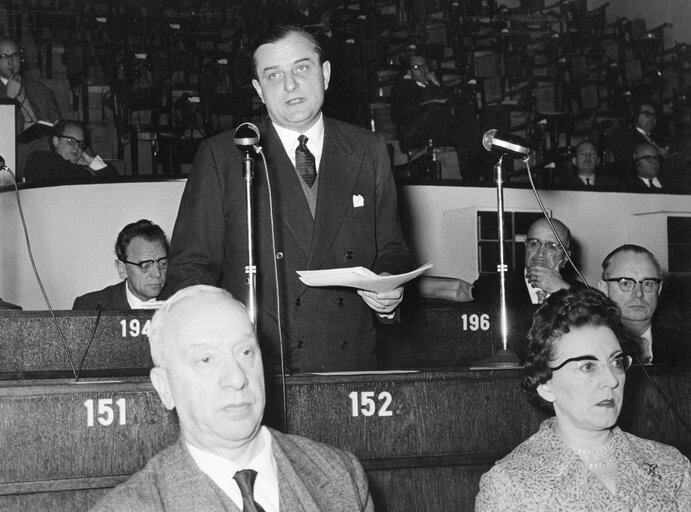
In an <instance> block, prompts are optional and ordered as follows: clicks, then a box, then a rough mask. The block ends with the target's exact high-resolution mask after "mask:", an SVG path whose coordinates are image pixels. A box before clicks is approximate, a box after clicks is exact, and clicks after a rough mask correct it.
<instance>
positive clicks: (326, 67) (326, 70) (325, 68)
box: [322, 60, 331, 90]
mask: <svg viewBox="0 0 691 512" xmlns="http://www.w3.org/2000/svg"><path fill="white" fill-rule="evenodd" d="M322 74H323V75H324V90H327V89H328V88H329V80H331V62H329V61H328V60H325V61H324V62H323V63H322Z"/></svg>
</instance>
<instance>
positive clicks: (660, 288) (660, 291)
mask: <svg viewBox="0 0 691 512" xmlns="http://www.w3.org/2000/svg"><path fill="white" fill-rule="evenodd" d="M663 284H664V283H660V287H659V288H658V289H657V296H658V297H659V296H660V294H661V293H662V285H663Z"/></svg>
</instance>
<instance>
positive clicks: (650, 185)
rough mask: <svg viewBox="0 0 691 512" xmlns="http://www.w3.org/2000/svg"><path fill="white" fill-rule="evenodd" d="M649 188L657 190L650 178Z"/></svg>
mask: <svg viewBox="0 0 691 512" xmlns="http://www.w3.org/2000/svg"><path fill="white" fill-rule="evenodd" d="M648 188H651V189H652V188H655V185H653V180H651V179H650V178H648Z"/></svg>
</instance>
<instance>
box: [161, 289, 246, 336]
mask: <svg viewBox="0 0 691 512" xmlns="http://www.w3.org/2000/svg"><path fill="white" fill-rule="evenodd" d="M168 315H169V316H168V319H167V322H166V329H168V332H169V333H181V332H182V331H184V332H185V333H186V335H189V334H190V333H193V332H194V331H196V330H199V329H201V328H204V330H205V331H210V330H218V331H219V332H224V331H226V330H227V329H231V330H232V331H237V332H240V331H244V330H246V328H248V329H249V330H251V329H252V327H251V325H252V324H251V323H250V321H249V316H248V315H247V311H246V310H245V309H244V308H243V307H242V306H240V305H239V304H238V303H237V302H235V301H233V300H231V299H229V298H226V297H224V296H219V295H214V296H211V295H206V294H203V295H200V296H196V297H188V298H187V299H185V300H183V301H181V302H179V303H177V304H174V305H173V306H172V307H171V309H170V312H169V313H168ZM248 326H249V327H248Z"/></svg>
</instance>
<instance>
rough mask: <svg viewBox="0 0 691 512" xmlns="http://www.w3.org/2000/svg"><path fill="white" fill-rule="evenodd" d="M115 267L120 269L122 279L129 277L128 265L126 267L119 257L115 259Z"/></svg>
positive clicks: (119, 273)
mask: <svg viewBox="0 0 691 512" xmlns="http://www.w3.org/2000/svg"><path fill="white" fill-rule="evenodd" d="M115 269H116V270H117V271H118V275H119V276H120V279H127V267H125V264H124V263H123V262H122V261H120V260H118V259H116V260H115Z"/></svg>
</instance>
